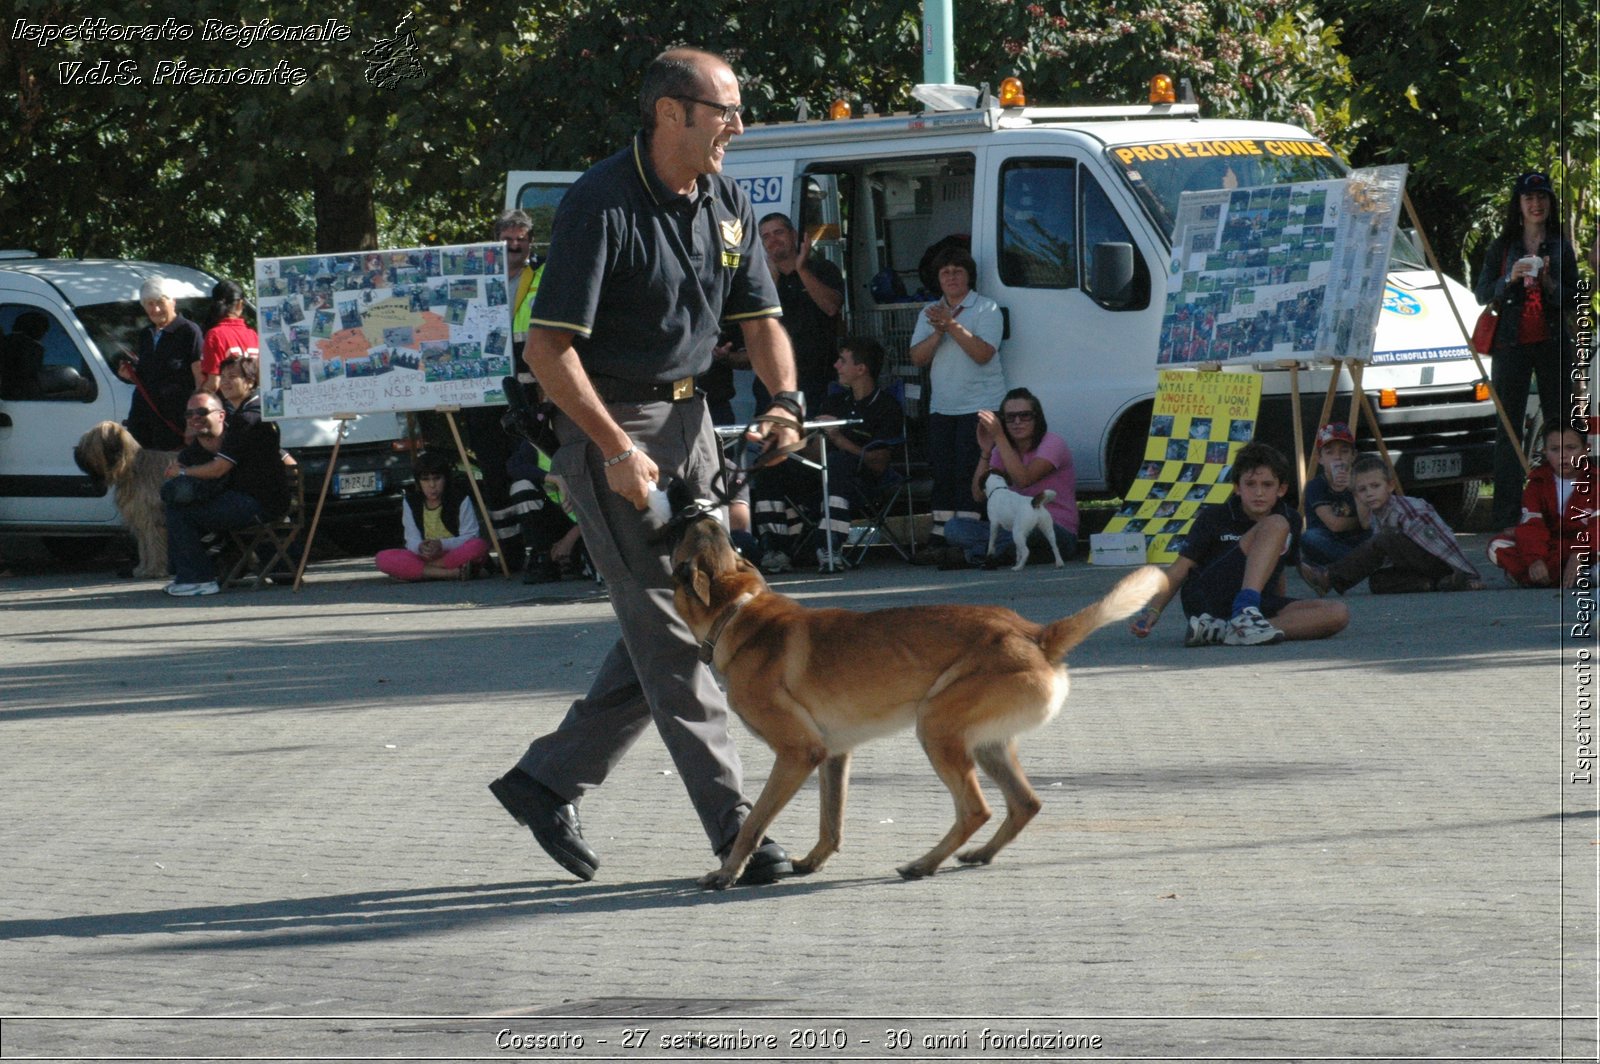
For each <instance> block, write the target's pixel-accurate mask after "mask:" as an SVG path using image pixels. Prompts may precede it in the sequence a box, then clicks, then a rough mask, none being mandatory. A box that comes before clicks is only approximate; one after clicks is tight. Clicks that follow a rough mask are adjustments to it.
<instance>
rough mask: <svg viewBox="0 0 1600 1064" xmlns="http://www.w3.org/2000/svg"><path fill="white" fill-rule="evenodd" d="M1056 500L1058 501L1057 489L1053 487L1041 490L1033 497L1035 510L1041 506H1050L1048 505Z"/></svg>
mask: <svg viewBox="0 0 1600 1064" xmlns="http://www.w3.org/2000/svg"><path fill="white" fill-rule="evenodd" d="M1055 501H1056V493H1055V491H1054V490H1053V489H1052V490H1046V491H1041V492H1040V493H1039V494H1037V495H1035V496H1034V497H1033V508H1034V509H1035V510H1037V509H1039V508H1040V507H1043V506H1048V505H1050V504H1051V503H1053V502H1055Z"/></svg>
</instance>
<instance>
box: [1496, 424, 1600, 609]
mask: <svg viewBox="0 0 1600 1064" xmlns="http://www.w3.org/2000/svg"><path fill="white" fill-rule="evenodd" d="M1595 502H1596V499H1595V491H1594V469H1593V466H1592V465H1591V464H1590V462H1589V438H1588V436H1587V435H1585V433H1584V431H1583V430H1582V429H1579V428H1575V427H1573V426H1572V425H1567V424H1561V423H1559V422H1558V423H1556V424H1553V425H1551V426H1549V428H1548V430H1547V431H1546V432H1545V434H1544V463H1543V464H1542V465H1537V466H1535V467H1534V468H1533V472H1531V473H1529V474H1528V486H1527V487H1526V488H1525V489H1523V492H1522V520H1520V521H1518V522H1517V524H1516V525H1515V526H1514V527H1512V528H1508V529H1506V530H1505V531H1504V532H1501V533H1500V534H1499V535H1497V536H1495V537H1494V538H1493V539H1491V540H1490V541H1489V560H1490V561H1491V562H1493V563H1494V564H1496V565H1498V566H1499V567H1500V568H1502V569H1504V570H1505V571H1506V575H1507V576H1509V577H1511V579H1512V580H1514V581H1516V582H1517V583H1518V584H1520V585H1521V586H1523V587H1555V586H1556V585H1557V584H1558V583H1559V584H1560V586H1561V587H1572V586H1573V585H1574V584H1576V583H1577V579H1578V559H1579V557H1580V556H1581V555H1583V554H1587V553H1589V552H1591V551H1593V550H1594V547H1595V544H1596V543H1600V519H1597V518H1596V515H1595V509H1596V507H1595Z"/></svg>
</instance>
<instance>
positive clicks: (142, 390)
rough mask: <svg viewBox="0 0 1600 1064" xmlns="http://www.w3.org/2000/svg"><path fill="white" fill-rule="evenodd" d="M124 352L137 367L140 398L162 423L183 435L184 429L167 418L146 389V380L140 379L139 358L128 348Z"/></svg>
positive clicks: (134, 375)
mask: <svg viewBox="0 0 1600 1064" xmlns="http://www.w3.org/2000/svg"><path fill="white" fill-rule="evenodd" d="M122 353H123V355H124V357H125V358H126V359H127V360H128V362H130V363H131V364H132V365H133V366H134V367H135V368H134V370H133V387H134V390H135V391H137V392H138V393H139V396H140V398H142V399H143V400H144V401H145V405H146V406H148V407H149V408H150V412H151V413H152V414H154V415H155V416H156V417H158V418H160V419H161V423H162V424H163V425H165V426H167V428H169V429H171V430H172V431H173V433H174V434H175V435H177V436H182V435H183V430H182V429H180V428H179V427H178V426H176V425H174V424H173V423H172V422H171V421H168V420H167V415H165V414H163V413H162V412H161V408H160V407H159V406H157V405H156V401H155V400H154V399H152V398H151V397H150V393H149V392H148V391H146V390H145V386H144V381H142V380H140V379H139V370H138V368H137V367H138V365H139V360H138V358H136V357H134V356H132V355H130V354H129V353H128V351H127V349H126V348H124V349H123V352H122ZM119 379H120V378H119Z"/></svg>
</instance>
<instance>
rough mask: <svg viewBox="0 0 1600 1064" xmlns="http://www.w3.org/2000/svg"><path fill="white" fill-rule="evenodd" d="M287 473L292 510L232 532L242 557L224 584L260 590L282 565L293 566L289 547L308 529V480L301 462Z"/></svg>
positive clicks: (286, 471) (234, 565) (235, 563)
mask: <svg viewBox="0 0 1600 1064" xmlns="http://www.w3.org/2000/svg"><path fill="white" fill-rule="evenodd" d="M283 475H284V476H285V477H286V478H288V481H289V509H288V510H286V511H284V514H283V516H282V517H277V518H272V519H270V520H267V521H261V522H258V523H256V524H253V525H245V526H244V527H243V528H235V529H232V530H231V531H229V533H228V535H229V537H231V538H232V540H233V546H234V549H235V550H237V551H239V560H238V561H236V562H234V563H233V568H232V569H229V570H228V575H227V576H226V577H225V578H224V579H223V581H222V585H223V586H224V587H239V586H241V585H245V584H248V585H249V586H250V588H251V590H256V591H258V590H260V589H261V587H262V586H263V585H265V584H266V582H267V577H269V576H271V575H272V574H273V573H274V572H277V571H279V568H278V567H279V566H280V565H282V566H285V567H287V568H293V564H292V561H291V559H290V557H289V548H290V547H291V546H292V545H293V544H294V541H295V538H296V537H297V536H299V535H300V534H301V532H302V531H303V530H304V528H305V513H306V481H305V476H304V475H303V474H302V473H301V471H300V466H298V465H286V466H284V467H283ZM258 550H260V554H258V553H257V551H258Z"/></svg>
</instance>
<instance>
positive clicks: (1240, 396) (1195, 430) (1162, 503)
mask: <svg viewBox="0 0 1600 1064" xmlns="http://www.w3.org/2000/svg"><path fill="white" fill-rule="evenodd" d="M1260 409H1261V375H1260V374H1259V373H1249V372H1234V371H1229V372H1220V371H1216V372H1211V371H1206V372H1197V371H1192V370H1162V371H1161V372H1160V374H1158V379H1157V383H1156V399H1155V408H1154V409H1153V410H1152V412H1151V414H1150V438H1149V440H1148V442H1147V443H1146V444H1145V451H1144V461H1143V463H1142V464H1141V465H1140V466H1139V474H1138V476H1137V477H1136V478H1135V479H1134V482H1133V486H1132V487H1130V488H1129V489H1128V493H1127V495H1126V496H1124V498H1123V500H1122V508H1121V509H1120V510H1118V511H1117V512H1116V514H1115V515H1114V516H1113V517H1112V518H1111V520H1110V521H1109V522H1107V524H1106V528H1105V531H1106V532H1108V533H1110V532H1138V533H1140V534H1142V535H1143V536H1144V538H1145V546H1146V549H1145V558H1146V560H1147V561H1150V562H1155V563H1157V564H1163V565H1164V564H1167V563H1169V562H1172V561H1175V560H1177V557H1178V551H1180V550H1181V549H1182V548H1183V541H1184V536H1186V535H1187V534H1188V532H1189V526H1190V525H1191V524H1193V523H1194V516H1195V514H1196V513H1198V512H1199V510H1200V507H1202V506H1204V505H1205V504H1206V503H1211V502H1222V501H1223V500H1225V499H1226V498H1227V497H1228V496H1229V495H1231V494H1232V493H1233V485H1232V484H1231V483H1230V482H1229V480H1228V477H1229V476H1230V474H1231V473H1232V472H1233V458H1234V455H1236V454H1238V453H1239V448H1241V447H1243V446H1244V445H1245V444H1247V443H1249V442H1250V440H1251V438H1252V437H1254V435H1255V431H1256V414H1257V413H1258V411H1259V410H1260Z"/></svg>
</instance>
